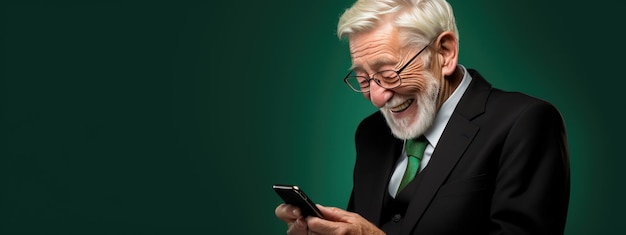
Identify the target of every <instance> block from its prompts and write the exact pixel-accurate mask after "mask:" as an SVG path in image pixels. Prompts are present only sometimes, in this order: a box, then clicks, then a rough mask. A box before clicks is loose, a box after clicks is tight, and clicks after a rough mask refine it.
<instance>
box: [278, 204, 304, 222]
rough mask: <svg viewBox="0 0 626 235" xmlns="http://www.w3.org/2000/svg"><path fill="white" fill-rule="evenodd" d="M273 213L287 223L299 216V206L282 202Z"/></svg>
mask: <svg viewBox="0 0 626 235" xmlns="http://www.w3.org/2000/svg"><path fill="white" fill-rule="evenodd" d="M274 213H275V214H276V217H278V218H279V219H281V220H283V221H285V222H287V223H293V222H294V220H296V219H297V218H299V217H301V212H300V208H298V207H296V206H293V205H289V204H284V203H283V204H280V205H278V206H277V207H276V210H275V211H274Z"/></svg>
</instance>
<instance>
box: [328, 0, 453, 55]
mask: <svg viewBox="0 0 626 235" xmlns="http://www.w3.org/2000/svg"><path fill="white" fill-rule="evenodd" d="M387 16H391V17H392V19H394V20H393V22H392V24H393V25H394V26H395V27H396V28H398V29H399V32H400V40H401V45H402V46H415V47H417V46H418V45H426V44H427V43H428V42H430V41H431V40H432V39H434V38H435V37H437V36H438V35H439V34H441V33H442V32H445V31H450V32H453V33H454V34H455V35H456V37H457V39H458V37H459V32H458V29H457V27H456V22H455V20H454V13H453V11H452V6H450V4H449V3H448V2H446V1H445V0H358V1H357V2H355V3H354V4H353V5H352V7H350V8H348V9H347V10H346V11H345V12H344V13H343V15H341V18H340V19H339V23H338V24H337V36H338V37H339V38H340V39H342V38H345V37H349V36H350V35H352V34H357V33H363V32H368V31H370V30H373V29H374V28H376V26H378V25H379V24H380V23H381V21H382V19H383V18H385V17H387ZM424 57H427V56H424Z"/></svg>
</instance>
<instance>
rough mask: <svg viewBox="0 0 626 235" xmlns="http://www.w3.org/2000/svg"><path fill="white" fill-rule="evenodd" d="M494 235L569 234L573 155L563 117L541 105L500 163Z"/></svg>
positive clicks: (516, 127)
mask: <svg viewBox="0 0 626 235" xmlns="http://www.w3.org/2000/svg"><path fill="white" fill-rule="evenodd" d="M498 164H499V170H498V173H497V177H496V184H495V190H494V194H493V200H492V204H491V214H490V217H491V221H492V223H491V226H490V227H491V228H490V234H533V235H538V234H563V232H564V228H565V220H566V217H567V208H568V204H569V192H570V174H569V153H568V150H567V138H566V133H565V126H564V123H563V119H562V117H561V114H560V113H559V112H558V111H557V109H556V108H554V107H553V106H552V105H550V104H548V103H546V102H543V101H537V102H533V103H531V104H529V105H527V106H526V107H525V108H524V110H523V111H521V112H520V115H519V116H518V117H517V119H516V120H515V122H514V124H513V125H512V127H511V129H510V131H509V133H508V135H507V137H506V139H505V140H504V144H503V147H502V153H501V155H500V160H499V163H498Z"/></svg>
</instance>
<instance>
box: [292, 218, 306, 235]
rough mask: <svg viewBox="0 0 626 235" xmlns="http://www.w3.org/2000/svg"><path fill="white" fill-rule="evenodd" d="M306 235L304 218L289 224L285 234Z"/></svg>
mask: <svg viewBox="0 0 626 235" xmlns="http://www.w3.org/2000/svg"><path fill="white" fill-rule="evenodd" d="M307 233H308V227H307V223H306V221H305V220H304V218H302V217H300V218H298V219H297V220H296V221H294V222H293V223H291V224H289V228H288V229H287V234H289V235H305V234H307Z"/></svg>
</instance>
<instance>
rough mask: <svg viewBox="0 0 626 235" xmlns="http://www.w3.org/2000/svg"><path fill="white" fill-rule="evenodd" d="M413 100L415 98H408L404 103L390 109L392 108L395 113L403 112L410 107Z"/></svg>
mask: <svg viewBox="0 0 626 235" xmlns="http://www.w3.org/2000/svg"><path fill="white" fill-rule="evenodd" d="M413 101H415V99H409V100H406V101H404V103H402V104H400V105H398V106H395V107H392V108H390V109H389V110H391V112H394V113H399V112H402V111H404V110H406V109H408V108H409V106H411V104H412V103H413Z"/></svg>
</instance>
